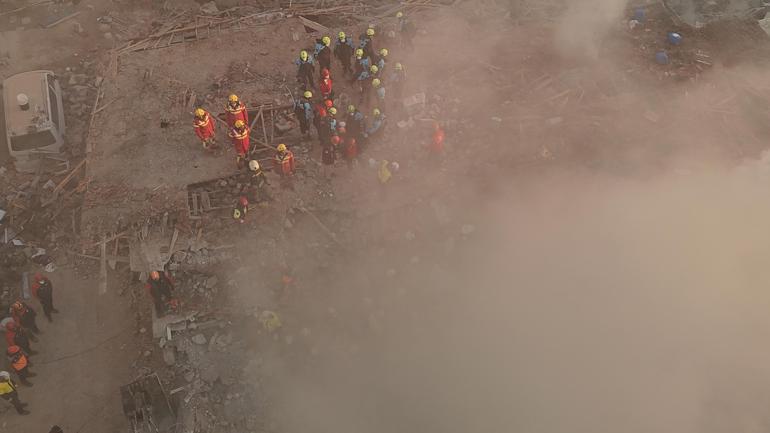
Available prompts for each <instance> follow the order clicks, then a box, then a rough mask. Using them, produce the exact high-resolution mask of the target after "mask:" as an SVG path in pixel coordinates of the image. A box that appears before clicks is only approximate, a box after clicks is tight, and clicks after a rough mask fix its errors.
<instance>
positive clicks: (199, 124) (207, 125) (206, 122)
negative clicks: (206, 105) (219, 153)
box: [193, 113, 214, 141]
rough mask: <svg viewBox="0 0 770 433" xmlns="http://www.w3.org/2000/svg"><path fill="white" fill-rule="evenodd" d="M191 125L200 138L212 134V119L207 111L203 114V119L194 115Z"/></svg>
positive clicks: (208, 137)
mask: <svg viewBox="0 0 770 433" xmlns="http://www.w3.org/2000/svg"><path fill="white" fill-rule="evenodd" d="M193 127H194V128H195V135H197V136H198V138H200V139H201V140H204V141H205V140H208V139H210V138H212V137H213V136H214V119H212V118H211V116H210V115H209V113H205V114H204V115H203V119H199V118H198V117H195V118H194V119H193Z"/></svg>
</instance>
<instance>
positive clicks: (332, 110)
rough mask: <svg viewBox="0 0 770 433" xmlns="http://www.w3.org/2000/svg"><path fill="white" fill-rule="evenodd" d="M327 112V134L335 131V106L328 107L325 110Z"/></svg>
mask: <svg viewBox="0 0 770 433" xmlns="http://www.w3.org/2000/svg"><path fill="white" fill-rule="evenodd" d="M326 111H327V112H328V113H329V134H336V133H337V108H336V107H329V109H328V110H326Z"/></svg>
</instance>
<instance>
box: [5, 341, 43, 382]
mask: <svg viewBox="0 0 770 433" xmlns="http://www.w3.org/2000/svg"><path fill="white" fill-rule="evenodd" d="M5 353H6V354H7V355H8V363H9V364H11V368H12V369H13V371H14V372H15V373H16V375H18V376H19V382H21V383H22V384H23V385H27V386H32V383H31V382H29V381H28V380H27V378H28V377H35V376H37V375H36V374H35V373H33V372H31V371H29V359H27V355H26V354H25V353H24V351H22V350H21V347H19V346H11V347H9V348H8V350H6V352H5Z"/></svg>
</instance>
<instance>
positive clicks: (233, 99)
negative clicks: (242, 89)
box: [227, 94, 238, 102]
mask: <svg viewBox="0 0 770 433" xmlns="http://www.w3.org/2000/svg"><path fill="white" fill-rule="evenodd" d="M227 100H228V101H230V102H238V95H235V94H231V95H230V96H228V97H227Z"/></svg>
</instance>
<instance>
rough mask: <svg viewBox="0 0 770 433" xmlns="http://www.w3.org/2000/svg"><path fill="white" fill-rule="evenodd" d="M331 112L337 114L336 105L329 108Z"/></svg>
mask: <svg viewBox="0 0 770 433" xmlns="http://www.w3.org/2000/svg"><path fill="white" fill-rule="evenodd" d="M329 114H331V115H332V116H333V115H335V114H337V109H336V108H334V107H331V108H329Z"/></svg>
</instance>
